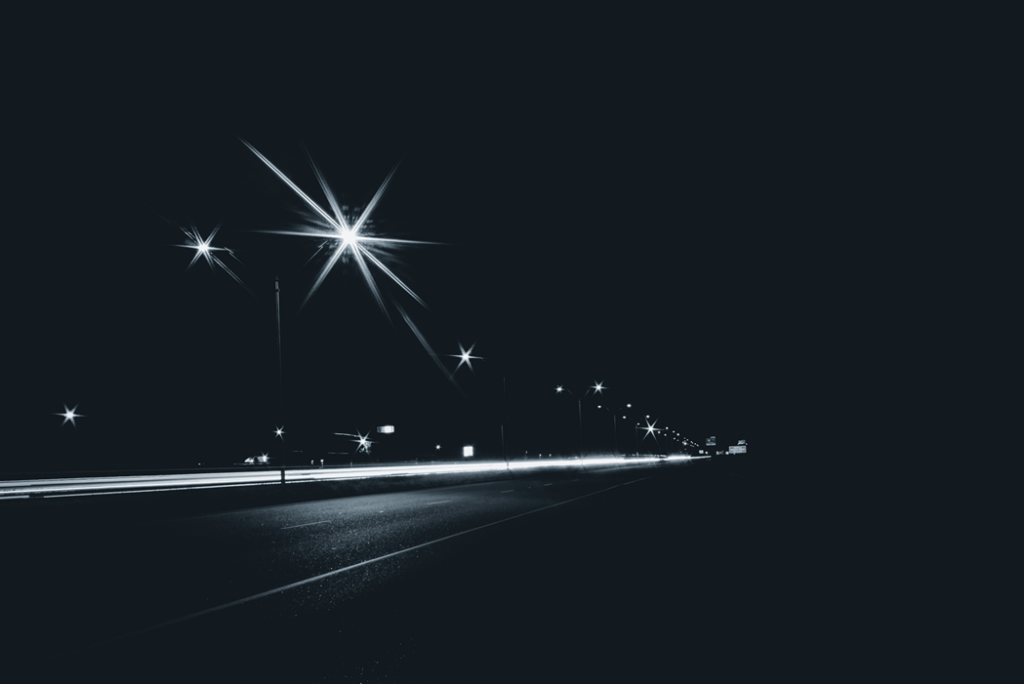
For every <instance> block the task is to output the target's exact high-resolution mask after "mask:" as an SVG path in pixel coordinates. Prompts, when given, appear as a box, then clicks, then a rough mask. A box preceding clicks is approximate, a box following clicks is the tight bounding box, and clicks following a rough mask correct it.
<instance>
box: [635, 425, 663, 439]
mask: <svg viewBox="0 0 1024 684" xmlns="http://www.w3.org/2000/svg"><path fill="white" fill-rule="evenodd" d="M657 424H658V421H657V420H655V421H654V422H653V423H652V422H651V421H649V420H648V421H647V427H646V428H644V429H645V430H646V432H644V436H643V439H641V440H640V441H643V440H644V439H647V435H651V436H653V437H654V441H655V442H657V441H658V435H656V434H654V433H655V432H657V431H658V430H660V429H661V428H656V427H654V426H655V425H657Z"/></svg>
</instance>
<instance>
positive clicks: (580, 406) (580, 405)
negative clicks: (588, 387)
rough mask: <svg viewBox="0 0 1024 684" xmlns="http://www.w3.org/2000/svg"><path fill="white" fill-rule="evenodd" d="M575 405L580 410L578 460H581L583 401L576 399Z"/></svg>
mask: <svg viewBox="0 0 1024 684" xmlns="http://www.w3.org/2000/svg"><path fill="white" fill-rule="evenodd" d="M576 404H577V405H578V406H579V409H580V458H583V400H582V399H577V400H576Z"/></svg>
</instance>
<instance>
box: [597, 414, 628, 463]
mask: <svg viewBox="0 0 1024 684" xmlns="http://www.w3.org/2000/svg"><path fill="white" fill-rule="evenodd" d="M597 408H599V409H604V410H605V411H608V412H610V413H611V414H612V430H613V431H614V434H615V453H616V454H618V453H619V425H618V417H619V416H618V414H619V411H621V410H622V409H628V408H633V405H632V404H623V405H622V406H620V407H619V408H617V409H615V410H614V411H613V410H612V409H611V407H609V406H601V405H600V404H598V405H597ZM622 419H623V420H625V419H626V416H622Z"/></svg>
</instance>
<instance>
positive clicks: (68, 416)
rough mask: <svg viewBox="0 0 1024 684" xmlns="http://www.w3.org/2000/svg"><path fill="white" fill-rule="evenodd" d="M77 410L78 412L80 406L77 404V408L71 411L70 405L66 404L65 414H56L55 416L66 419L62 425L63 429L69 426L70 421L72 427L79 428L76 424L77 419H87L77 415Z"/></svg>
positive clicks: (79, 414)
mask: <svg viewBox="0 0 1024 684" xmlns="http://www.w3.org/2000/svg"><path fill="white" fill-rule="evenodd" d="M77 410H78V404H75V408H73V409H69V408H68V405H67V404H64V412H63V413H55V414H53V415H55V416H61V417H62V418H64V422H63V423H61V424H60V426H61V427H64V426H65V425H66V424H67V422H68V421H71V427H78V426H77V425H76V424H75V418H85V416H83V415H82V414H81V413H75V411H77Z"/></svg>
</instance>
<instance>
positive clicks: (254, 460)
mask: <svg viewBox="0 0 1024 684" xmlns="http://www.w3.org/2000/svg"><path fill="white" fill-rule="evenodd" d="M268 463H270V457H269V456H267V455H266V454H262V455H260V456H250V457H249V458H247V459H245V465H266V464H268Z"/></svg>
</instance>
